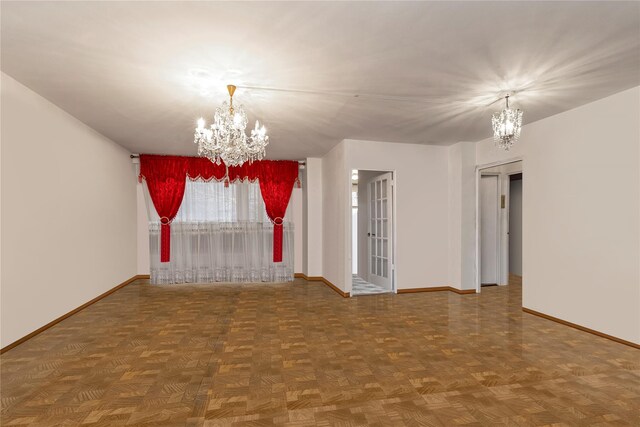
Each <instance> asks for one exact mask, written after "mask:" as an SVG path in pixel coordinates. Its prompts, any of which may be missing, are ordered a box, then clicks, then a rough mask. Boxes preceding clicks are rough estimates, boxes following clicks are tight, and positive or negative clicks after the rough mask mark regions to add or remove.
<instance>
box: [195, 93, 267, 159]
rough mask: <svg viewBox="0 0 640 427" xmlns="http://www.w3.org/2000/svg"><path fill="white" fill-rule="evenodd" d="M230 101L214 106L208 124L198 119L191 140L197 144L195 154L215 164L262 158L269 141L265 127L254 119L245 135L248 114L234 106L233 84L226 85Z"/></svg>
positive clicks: (241, 108) (240, 107)
mask: <svg viewBox="0 0 640 427" xmlns="http://www.w3.org/2000/svg"><path fill="white" fill-rule="evenodd" d="M227 90H228V91H229V103H227V102H226V101H225V102H223V103H222V105H221V106H220V107H218V108H216V111H215V114H214V117H213V123H212V124H211V126H209V127H208V128H207V127H206V123H205V120H204V119H203V118H202V117H201V118H200V119H199V120H198V126H197V127H196V130H195V134H194V139H193V142H194V143H195V144H197V145H198V155H199V156H203V157H207V158H208V159H209V160H211V161H212V162H213V163H215V164H218V165H219V164H220V162H224V163H225V164H226V165H227V166H240V165H242V164H243V163H245V162H249V163H251V162H253V161H254V160H262V159H263V158H264V156H265V154H266V147H267V145H268V144H269V136H267V129H266V128H265V127H264V125H263V126H260V122H259V121H258V120H256V125H255V127H254V128H253V129H252V130H251V136H247V134H246V133H245V129H246V128H247V123H248V120H247V114H246V113H245V111H244V108H243V106H242V105H240V106H239V107H237V108H234V106H233V94H234V92H235V90H236V87H235V86H234V85H228V86H227Z"/></svg>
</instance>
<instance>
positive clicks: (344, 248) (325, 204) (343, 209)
mask: <svg viewBox="0 0 640 427" xmlns="http://www.w3.org/2000/svg"><path fill="white" fill-rule="evenodd" d="M345 156H346V152H345V143H344V141H343V142H341V143H340V144H338V145H336V146H335V147H334V148H333V149H332V150H331V151H329V153H328V154H327V155H326V156H325V157H323V159H322V251H323V253H322V274H321V275H322V276H323V277H324V278H325V279H327V280H328V281H330V282H331V283H333V284H334V285H336V286H337V287H338V288H340V289H342V290H343V291H345V292H350V289H351V277H349V280H345V275H346V274H348V275H349V276H351V268H350V266H351V254H350V252H351V235H350V233H351V182H350V181H351V168H349V170H347V167H346V162H345ZM354 169H357V168H354ZM347 230H349V236H348V238H347V235H346V234H345V233H347ZM347 242H349V243H348V244H347ZM347 261H348V262H349V263H348V264H347ZM347 266H349V268H348V269H347ZM347 270H349V271H348V272H347Z"/></svg>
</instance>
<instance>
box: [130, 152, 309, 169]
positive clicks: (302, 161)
mask: <svg viewBox="0 0 640 427" xmlns="http://www.w3.org/2000/svg"><path fill="white" fill-rule="evenodd" d="M129 158H131V159H139V158H140V155H139V154H131V155H130V156H129ZM298 164H299V165H303V166H304V165H306V164H307V162H306V161H304V160H298Z"/></svg>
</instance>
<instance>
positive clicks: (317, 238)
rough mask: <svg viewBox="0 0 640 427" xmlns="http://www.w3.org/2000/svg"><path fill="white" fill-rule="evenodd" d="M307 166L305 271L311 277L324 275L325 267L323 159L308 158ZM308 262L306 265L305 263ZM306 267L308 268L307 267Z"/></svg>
mask: <svg viewBox="0 0 640 427" xmlns="http://www.w3.org/2000/svg"><path fill="white" fill-rule="evenodd" d="M306 163H307V165H306V167H305V181H306V182H305V186H304V189H303V190H304V191H303V205H304V211H305V213H304V218H303V222H304V226H305V227H304V228H305V231H306V233H305V234H304V237H305V238H306V242H304V243H303V244H304V250H305V252H306V254H303V271H302V272H303V273H304V274H306V275H307V276H309V277H318V276H322V269H323V261H322V258H323V249H322V247H323V245H322V230H323V219H322V218H323V208H322V201H323V197H324V195H323V190H322V185H323V179H322V159H319V158H308V159H307V160H306ZM305 262H306V265H304V263H305ZM305 267H306V268H305Z"/></svg>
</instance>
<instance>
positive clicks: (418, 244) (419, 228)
mask: <svg viewBox="0 0 640 427" xmlns="http://www.w3.org/2000/svg"><path fill="white" fill-rule="evenodd" d="M338 147H339V148H338V149H341V150H343V151H344V154H342V155H336V154H333V153H334V151H333V150H332V152H330V153H329V154H330V155H331V154H333V156H331V158H329V156H327V157H326V158H325V159H324V160H323V161H324V162H327V163H332V162H333V161H336V165H334V168H335V169H333V170H328V168H327V169H325V173H331V174H332V176H331V178H330V179H328V180H325V183H326V184H330V185H332V187H331V188H332V189H335V196H336V197H338V201H337V202H336V204H335V205H334V206H332V208H331V209H329V210H325V214H326V215H328V217H327V218H326V219H325V225H326V224H327V223H332V224H334V226H333V227H332V230H325V233H324V236H325V240H324V244H325V245H327V242H330V243H329V248H325V255H327V254H328V253H330V254H331V255H332V256H334V257H339V258H342V259H345V258H346V257H345V254H346V253H349V251H350V249H351V241H350V240H351V239H350V237H351V235H350V234H351V231H350V227H351V223H350V221H348V220H347V219H346V218H345V211H346V208H345V205H346V203H347V195H345V194H344V192H345V191H346V190H345V189H344V188H346V189H348V187H349V179H350V171H351V170H352V169H358V170H380V171H393V172H394V180H395V206H396V210H395V223H396V230H395V231H396V233H395V239H396V280H397V282H396V283H397V289H408V288H422V287H434V286H446V285H448V283H449V282H448V275H449V272H448V237H449V236H448V228H447V226H446V224H447V221H448V197H449V195H448V185H447V179H448V150H449V149H448V147H438V146H433V145H414V144H400V143H388V142H373V141H357V140H345V141H343V142H342V143H341V144H340V145H339V146H338ZM334 150H336V149H334ZM342 164H345V165H344V166H342ZM329 181H331V182H330V183H329ZM349 196H350V195H349ZM343 200H344V202H342V201H343ZM326 201H327V198H325V202H326ZM443 224H445V226H444V227H443V226H442V225H443ZM343 228H346V231H347V235H345V230H343ZM336 232H337V234H336ZM335 236H338V239H337V241H335V240H336V239H335ZM325 267H330V266H328V265H327V263H326V262H325ZM332 274H336V275H337V276H338V277H340V279H339V281H338V282H334V281H333V280H331V279H329V280H330V281H332V282H333V283H334V284H336V285H337V286H339V287H340V288H341V289H343V290H346V291H348V292H350V290H351V280H350V278H351V271H350V269H349V271H345V270H339V271H338V272H332ZM325 277H326V276H325Z"/></svg>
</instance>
